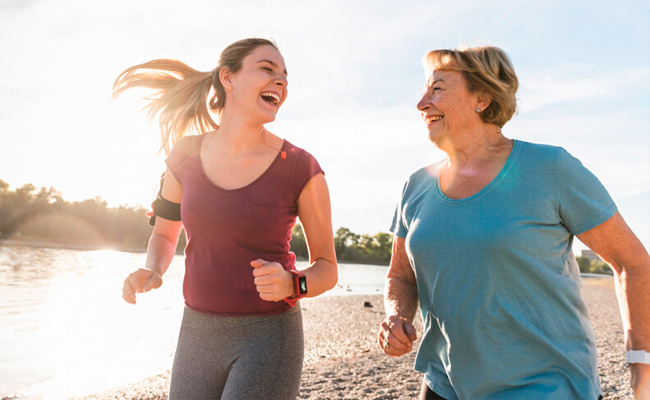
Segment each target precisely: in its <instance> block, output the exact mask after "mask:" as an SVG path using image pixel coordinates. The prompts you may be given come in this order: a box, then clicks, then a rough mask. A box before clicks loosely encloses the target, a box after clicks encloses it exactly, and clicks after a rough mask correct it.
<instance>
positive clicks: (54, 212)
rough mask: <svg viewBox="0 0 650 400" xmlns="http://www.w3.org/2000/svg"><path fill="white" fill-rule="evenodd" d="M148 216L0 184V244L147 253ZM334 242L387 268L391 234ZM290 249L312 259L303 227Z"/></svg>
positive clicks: (343, 233) (342, 232)
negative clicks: (11, 241)
mask: <svg viewBox="0 0 650 400" xmlns="http://www.w3.org/2000/svg"><path fill="white" fill-rule="evenodd" d="M147 212H148V210H147V209H145V208H142V207H130V206H119V207H108V205H107V203H106V201H104V200H103V199H101V198H100V197H95V198H93V199H86V200H83V201H77V202H68V201H65V200H64V199H63V197H62V195H61V193H60V192H58V191H57V190H56V189H55V188H53V187H50V188H46V187H41V188H40V189H38V188H36V187H35V186H34V185H32V184H26V185H23V186H22V187H20V188H18V189H16V190H11V189H10V188H9V184H7V183H6V182H4V181H3V180H1V179H0V240H13V241H19V242H22V243H34V244H38V243H42V244H46V245H54V246H63V247H76V248H108V247H110V248H115V249H118V250H128V251H145V250H146V248H147V243H148V241H149V237H150V236H151V231H152V229H153V228H152V227H151V226H150V225H149V224H148V220H149V217H147V216H146V213H147ZM334 242H335V246H336V253H337V257H338V260H339V261H342V262H354V263H373V264H388V262H389V260H390V253H391V245H392V237H391V235H390V234H388V233H381V232H380V233H377V234H376V235H374V236H370V235H366V234H363V235H359V234H356V233H354V232H352V231H350V230H349V229H348V228H339V229H338V230H337V231H336V235H335V238H334ZM184 248H185V235H184V234H181V238H180V240H179V244H178V248H177V251H178V252H182V251H183V249H184ZM291 250H292V251H293V252H294V253H296V256H297V257H299V258H303V259H307V258H308V257H309V253H308V251H307V244H306V240H305V235H304V233H303V231H302V227H301V226H300V224H299V223H297V224H296V225H295V226H294V228H293V232H292V239H291Z"/></svg>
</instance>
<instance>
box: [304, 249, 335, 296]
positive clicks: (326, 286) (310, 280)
mask: <svg viewBox="0 0 650 400" xmlns="http://www.w3.org/2000/svg"><path fill="white" fill-rule="evenodd" d="M301 272H302V273H304V274H305V277H306V278H307V297H316V296H318V295H321V294H323V293H325V292H327V291H328V290H330V289H332V288H333V287H334V286H335V285H336V282H338V269H337V265H336V262H335V261H334V262H333V261H329V260H326V259H324V258H319V259H316V260H315V261H314V262H312V263H311V265H310V266H309V268H307V269H304V270H302V271H301Z"/></svg>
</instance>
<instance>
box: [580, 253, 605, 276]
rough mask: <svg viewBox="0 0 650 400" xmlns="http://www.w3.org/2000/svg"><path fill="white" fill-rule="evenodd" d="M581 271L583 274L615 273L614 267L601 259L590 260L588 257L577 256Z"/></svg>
mask: <svg viewBox="0 0 650 400" xmlns="http://www.w3.org/2000/svg"><path fill="white" fill-rule="evenodd" d="M576 261H577V262H578V266H579V267H580V272H581V273H583V274H605V275H613V272H612V269H611V268H610V267H609V265H607V263H605V262H604V261H601V260H590V259H588V258H587V257H576Z"/></svg>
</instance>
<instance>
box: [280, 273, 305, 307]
mask: <svg viewBox="0 0 650 400" xmlns="http://www.w3.org/2000/svg"><path fill="white" fill-rule="evenodd" d="M288 272H290V273H291V274H292V275H293V291H294V293H295V294H294V295H293V296H291V297H287V298H286V299H285V300H289V301H287V302H288V303H289V304H291V305H294V304H295V303H296V302H297V301H298V300H300V299H302V298H303V297H305V296H307V277H305V274H303V273H302V272H300V271H297V270H295V269H292V270H289V271H288Z"/></svg>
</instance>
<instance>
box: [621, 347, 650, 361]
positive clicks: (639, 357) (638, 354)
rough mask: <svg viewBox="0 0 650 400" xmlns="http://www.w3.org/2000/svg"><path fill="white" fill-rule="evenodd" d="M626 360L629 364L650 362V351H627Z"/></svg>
mask: <svg viewBox="0 0 650 400" xmlns="http://www.w3.org/2000/svg"><path fill="white" fill-rule="evenodd" d="M625 362H626V363H628V364H650V353H648V352H647V351H643V350H630V351H627V352H625Z"/></svg>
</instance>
